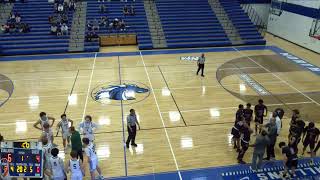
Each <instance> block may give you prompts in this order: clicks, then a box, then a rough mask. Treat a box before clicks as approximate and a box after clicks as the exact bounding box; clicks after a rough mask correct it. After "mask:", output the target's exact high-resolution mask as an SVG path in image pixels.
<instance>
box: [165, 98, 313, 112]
mask: <svg viewBox="0 0 320 180" xmlns="http://www.w3.org/2000/svg"><path fill="white" fill-rule="evenodd" d="M312 103H314V102H312V101H303V102H294V103H285V104H288V105H297V104H312ZM282 105H284V104H283V103H278V104H266V106H267V107H268V106H282ZM237 108H238V106H230V107H222V108H219V107H212V108H203V109H189V110H181V112H201V111H210V110H211V109H217V110H224V109H237ZM169 112H170V111H162V112H161V113H163V114H168V113H169Z"/></svg>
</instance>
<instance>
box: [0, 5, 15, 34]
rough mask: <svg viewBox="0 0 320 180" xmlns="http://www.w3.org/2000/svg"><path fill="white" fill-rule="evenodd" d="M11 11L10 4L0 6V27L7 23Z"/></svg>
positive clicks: (11, 6)
mask: <svg viewBox="0 0 320 180" xmlns="http://www.w3.org/2000/svg"><path fill="white" fill-rule="evenodd" d="M12 9H13V4H12V3H5V4H3V3H1V4H0V26H1V25H3V24H6V23H7V21H8V19H9V17H10V13H11V12H12ZM0 33H1V32H0Z"/></svg>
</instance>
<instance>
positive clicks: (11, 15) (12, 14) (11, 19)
mask: <svg viewBox="0 0 320 180" xmlns="http://www.w3.org/2000/svg"><path fill="white" fill-rule="evenodd" d="M15 19H16V14H15V13H13V12H11V13H10V17H9V22H14V21H15Z"/></svg>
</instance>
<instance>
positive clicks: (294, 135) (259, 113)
mask: <svg viewBox="0 0 320 180" xmlns="http://www.w3.org/2000/svg"><path fill="white" fill-rule="evenodd" d="M284 113H285V112H284V110H283V109H282V108H276V109H275V110H274V111H273V113H272V115H271V116H270V118H268V122H267V123H265V124H264V123H263V120H264V118H265V117H267V115H268V108H267V106H265V105H264V102H263V100H262V99H259V100H258V104H257V105H255V107H254V109H253V110H252V109H251V104H250V103H248V104H247V106H246V108H244V106H243V105H242V104H240V105H239V107H238V110H237V112H236V118H235V123H234V126H233V127H232V130H231V134H232V136H233V137H232V139H233V142H234V149H236V150H237V152H238V157H237V159H238V162H239V163H240V164H245V163H246V162H244V161H243V157H244V155H245V153H246V151H247V150H248V148H249V147H250V146H251V147H254V148H260V147H262V151H263V153H262V154H264V151H265V149H263V148H264V146H263V144H262V145H261V143H264V142H267V143H265V147H266V153H267V157H266V158H264V160H270V159H271V160H274V159H275V153H274V147H275V145H276V141H277V137H278V136H279V134H280V131H281V128H282V118H283V116H284ZM253 118H254V122H255V130H254V133H255V136H256V142H255V143H254V144H252V145H250V144H249V142H250V137H251V134H252V133H253V130H252V129H251V128H250V123H251V121H252V120H253ZM289 125H290V128H289V135H288V143H285V142H280V143H279V147H280V148H281V152H282V155H283V157H284V161H285V172H284V176H286V175H287V174H288V173H287V172H288V169H289V170H291V176H295V173H294V170H295V169H296V167H297V164H298V145H299V143H300V142H301V140H302V143H303V149H302V153H301V155H304V153H305V151H306V149H307V147H309V148H310V152H309V153H310V154H311V163H313V160H312V158H313V157H315V155H316V152H317V151H318V149H319V148H320V140H319V135H320V131H319V129H318V128H316V127H315V123H314V122H309V124H308V125H306V123H305V122H304V120H303V119H302V118H301V116H300V112H299V110H297V109H294V110H292V116H291V121H290V124H289ZM258 136H261V137H265V139H267V141H264V142H263V141H261V138H260V137H259V138H258ZM258 141H259V142H258ZM259 143H260V144H259ZM255 150H256V149H255ZM255 150H254V153H255ZM257 151H258V150H257ZM262 156H263V155H262ZM253 162H254V160H253Z"/></svg>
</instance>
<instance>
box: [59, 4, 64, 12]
mask: <svg viewBox="0 0 320 180" xmlns="http://www.w3.org/2000/svg"><path fill="white" fill-rule="evenodd" d="M63 9H64V8H63V5H62V4H59V5H58V12H59V13H63Z"/></svg>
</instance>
